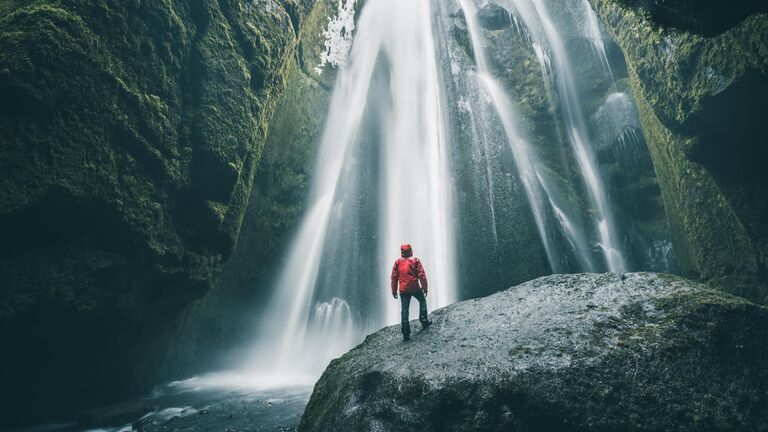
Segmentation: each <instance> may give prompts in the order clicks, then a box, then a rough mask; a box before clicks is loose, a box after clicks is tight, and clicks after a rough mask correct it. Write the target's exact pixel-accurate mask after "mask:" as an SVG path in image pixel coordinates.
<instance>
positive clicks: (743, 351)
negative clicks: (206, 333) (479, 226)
mask: <svg viewBox="0 0 768 432" xmlns="http://www.w3.org/2000/svg"><path fill="white" fill-rule="evenodd" d="M432 318H433V321H434V324H433V325H432V327H430V328H429V329H428V330H426V331H422V332H421V333H416V334H415V335H414V336H413V337H412V340H411V342H407V343H404V342H402V341H401V338H400V334H399V330H398V327H397V326H392V327H388V328H385V329H383V330H381V331H379V332H377V333H375V334H372V335H370V336H369V337H368V338H367V339H366V340H365V342H363V343H362V344H361V345H359V346H358V347H356V348H355V349H353V350H352V351H350V352H349V353H347V354H345V355H344V356H343V357H341V358H339V359H336V360H334V361H333V362H332V363H331V364H330V366H329V367H328V369H326V371H325V373H324V374H323V376H322V377H321V379H320V381H319V382H318V383H317V385H316V386H315V389H314V392H313V394H312V397H311V399H310V401H309V405H308V406H307V409H306V412H305V414H304V417H303V419H302V423H301V426H300V428H299V430H300V431H359V430H370V431H401V430H402V431H405V430H419V431H465V430H484V431H496V430H498V431H502V430H504V431H511V430H514V431H543V430H558V431H582V430H589V431H616V430H626V431H688V430H696V431H703V430H723V431H725V430H728V431H741V430H743V431H759V430H762V431H764V430H768V370H767V369H766V368H765V367H764V366H765V365H764V359H765V358H766V355H768V342H767V341H768V309H766V308H764V307H761V306H758V305H755V304H753V303H750V302H748V301H746V300H743V299H740V298H737V297H734V296H731V295H729V294H724V293H722V292H717V291H712V290H708V289H706V288H705V287H704V286H703V285H700V284H697V283H694V282H690V281H687V280H685V279H681V278H678V277H673V276H668V275H659V274H650V273H634V274H626V275H615V274H605V275H601V274H581V275H555V276H548V277H543V278H540V279H536V280H533V281H531V282H527V283H525V284H522V285H520V286H517V287H514V288H510V289H508V290H506V291H503V292H499V293H497V294H494V295H491V296H489V297H485V298H481V299H475V300H470V301H465V302H461V303H458V304H455V305H452V306H449V307H446V308H444V309H441V310H438V311H436V312H435V313H434V314H433V316H432Z"/></svg>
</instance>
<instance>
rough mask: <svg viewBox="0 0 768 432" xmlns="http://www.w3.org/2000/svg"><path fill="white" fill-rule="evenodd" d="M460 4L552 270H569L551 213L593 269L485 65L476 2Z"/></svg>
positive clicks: (508, 103)
mask: <svg viewBox="0 0 768 432" xmlns="http://www.w3.org/2000/svg"><path fill="white" fill-rule="evenodd" d="M460 5H461V9H462V11H463V12H464V16H465V19H466V21H467V30H468V32H469V35H470V40H471V42H472V47H473V52H474V57H475V63H476V65H477V75H478V79H479V81H480V83H481V87H482V88H483V89H484V90H485V92H486V93H487V94H488V96H489V97H490V100H491V103H492V105H493V107H494V109H495V111H496V114H497V115H498V118H499V121H500V122H501V125H502V127H503V129H504V134H505V136H506V139H507V142H508V144H509V146H510V149H511V151H512V154H513V158H514V162H515V165H516V168H517V171H518V173H519V175H520V177H521V181H522V183H523V188H524V191H525V194H526V197H527V200H528V203H529V204H530V207H531V210H532V212H533V217H534V220H535V223H536V227H537V229H538V231H539V236H540V238H541V241H542V244H543V247H544V250H545V252H546V255H547V260H548V261H549V265H550V268H551V269H552V272H554V273H564V272H567V271H569V268H568V267H567V266H566V265H565V263H563V256H564V252H563V251H562V250H561V248H560V247H559V246H558V244H557V242H556V239H555V232H556V230H555V228H554V227H553V226H552V225H553V222H555V220H554V218H553V216H555V218H556V220H557V221H560V227H561V233H562V234H563V235H564V236H565V237H566V238H567V240H568V243H569V244H570V245H572V249H573V250H574V252H575V253H576V255H577V259H578V261H579V263H580V264H581V266H582V268H583V269H585V270H588V271H594V269H595V266H594V264H593V263H592V257H591V253H590V252H589V247H588V244H587V243H586V238H585V236H584V235H582V234H581V233H580V232H578V231H577V230H576V228H574V227H573V226H572V225H571V224H570V222H568V223H567V224H563V223H562V221H564V220H567V216H566V215H565V214H564V211H563V210H562V207H563V206H558V205H557V204H556V203H555V200H556V199H557V198H556V197H554V196H553V195H552V194H550V193H549V192H548V191H547V189H546V188H545V187H544V185H543V184H542V177H541V175H540V173H539V172H538V168H537V166H538V165H539V161H538V156H537V155H536V153H535V152H534V151H533V149H532V148H531V147H530V145H529V144H528V142H527V141H526V140H525V139H524V138H523V137H522V136H521V134H520V132H519V131H518V130H519V128H518V126H517V122H518V120H517V119H518V115H517V114H516V112H515V110H514V107H513V104H512V102H511V100H510V98H509V96H508V95H507V94H506V92H505V91H504V89H503V88H502V86H501V85H499V83H498V82H497V80H496V78H495V77H494V76H493V75H492V73H491V71H490V69H489V67H488V62H487V60H486V56H485V52H484V48H483V46H484V44H483V41H482V35H481V34H480V30H479V26H478V23H477V20H476V17H475V16H476V13H477V11H476V9H475V5H474V4H473V3H472V1H471V0H460ZM486 123H487V122H486Z"/></svg>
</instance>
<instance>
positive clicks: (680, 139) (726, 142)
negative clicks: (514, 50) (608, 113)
mask: <svg viewBox="0 0 768 432" xmlns="http://www.w3.org/2000/svg"><path fill="white" fill-rule="evenodd" d="M591 3H592V4H593V6H594V7H595V9H596V11H597V13H598V15H599V16H600V17H601V19H602V21H603V23H604V24H605V26H606V27H607V29H608V30H609V31H610V32H611V33H612V34H613V36H614V37H615V38H616V40H617V42H618V44H619V45H620V47H621V49H622V50H623V51H624V54H625V56H626V59H627V64H628V67H629V75H630V82H631V85H632V88H633V89H634V94H635V97H636V99H637V101H638V106H639V110H640V116H641V121H642V125H643V130H644V132H645V134H646V137H647V140H648V146H649V149H650V151H651V156H652V158H653V162H654V167H655V169H656V173H657V175H658V177H659V183H660V185H661V188H662V194H663V197H664V203H665V207H666V210H667V214H668V215H669V217H670V222H671V225H672V230H673V237H674V240H675V245H676V250H677V253H678V257H679V259H680V264H681V266H682V270H683V271H684V272H685V273H687V274H691V275H695V276H697V277H700V278H701V279H702V280H704V281H706V282H707V283H709V284H710V285H711V286H715V287H718V288H721V289H723V290H726V291H728V292H731V293H735V294H738V295H741V296H744V297H746V298H749V299H752V300H754V301H758V302H763V303H764V302H766V301H768V227H766V225H765V220H768V205H767V204H766V203H768V195H766V194H767V193H768V192H767V191H768V188H767V187H766V186H768V183H766V182H767V181H768V180H767V179H768V177H766V176H765V168H764V167H765V166H766V164H767V163H768V150H766V149H768V146H766V142H765V140H766V138H765V137H766V136H768V135H766V133H767V132H768V130H767V129H766V123H765V114H766V110H765V107H764V106H765V100H766V98H768V46H766V44H765V41H766V40H768V15H765V14H752V15H749V14H750V13H753V12H757V11H764V10H765V6H764V5H763V6H758V5H756V4H754V2H751V3H750V2H737V5H736V6H739V7H735V9H734V10H737V9H739V8H740V7H741V6H745V9H744V10H743V13H740V14H739V16H738V17H739V19H738V20H736V19H734V20H731V21H729V20H727V19H723V20H716V19H714V18H712V19H711V20H705V19H701V18H695V17H690V16H687V15H686V14H684V13H679V14H676V15H675V16H676V17H677V18H676V19H677V21H676V22H674V23H670V22H669V21H668V20H666V19H664V18H663V17H659V16H658V15H657V14H655V13H653V10H656V9H653V8H651V9H649V8H648V7H647V6H642V5H636V4H635V3H637V2H626V1H614V0H591ZM657 3H659V4H666V5H668V6H670V7H672V9H670V10H676V9H675V8H681V9H680V10H689V11H693V10H694V9H695V8H694V2H682V1H668V2H657ZM705 3H707V2H705ZM709 3H711V2H709ZM627 5H629V6H627ZM695 5H696V7H697V8H698V6H699V2H695ZM746 5H752V6H751V7H746ZM706 6H707V7H702V8H701V9H700V11H706V10H708V9H707V8H713V7H714V6H712V5H709V4H707V5H706ZM719 9H722V10H724V11H726V10H727V11H731V8H730V6H729V7H720V8H719ZM724 13H725V12H724ZM727 15H728V14H727V13H725V15H724V16H727ZM747 15H749V16H748V17H747ZM724 24H728V25H727V26H724Z"/></svg>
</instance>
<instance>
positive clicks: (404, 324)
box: [400, 293, 411, 340]
mask: <svg viewBox="0 0 768 432" xmlns="http://www.w3.org/2000/svg"><path fill="white" fill-rule="evenodd" d="M400 306H401V308H400V330H401V331H402V332H403V339H405V340H408V339H409V338H410V337H411V323H410V322H409V320H408V308H409V307H410V306H411V295H410V294H404V293H400Z"/></svg>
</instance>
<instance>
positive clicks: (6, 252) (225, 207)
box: [0, 0, 313, 422]
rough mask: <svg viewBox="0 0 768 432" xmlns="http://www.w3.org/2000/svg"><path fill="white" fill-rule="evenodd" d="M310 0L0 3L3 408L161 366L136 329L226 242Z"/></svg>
mask: <svg viewBox="0 0 768 432" xmlns="http://www.w3.org/2000/svg"><path fill="white" fill-rule="evenodd" d="M312 4H313V2H312V1H311V0H303V1H295V0H281V1H273V0H255V1H236V0H222V1H217V2H214V1H181V0H180V1H166V2H140V1H124V2H123V1H121V2H115V1H109V0H99V1H90V0H89V1H67V2H63V1H56V0H50V1H10V0H3V1H1V2H0V10H2V17H0V94H2V96H3V97H2V98H0V145H2V152H0V237H2V238H3V241H2V243H0V256H2V260H0V286H2V295H0V335H2V338H3V340H4V341H7V343H8V344H9V346H13V347H14V350H13V352H11V353H8V355H4V356H3V360H2V362H1V363H0V366H1V367H0V369H1V370H2V374H3V379H2V381H3V383H4V385H5V386H6V392H7V393H8V394H10V395H12V397H13V400H14V401H15V402H14V403H13V404H12V405H10V406H9V405H7V404H5V405H6V408H8V409H9V411H10V412H15V414H13V415H12V416H11V417H10V418H5V419H3V420H4V421H10V422H14V421H15V420H16V416H17V415H19V416H21V415H23V410H21V411H19V410H17V409H16V408H18V407H19V406H21V405H22V404H24V403H25V402H27V401H28V400H29V398H31V397H43V398H44V399H45V400H51V401H53V400H55V401H56V403H55V404H54V403H52V404H51V406H59V407H62V408H63V409H66V408H67V407H68V406H69V405H70V404H81V403H83V402H87V401H84V400H81V397H87V398H88V399H89V400H91V401H103V400H104V399H105V398H108V397H114V396H116V394H117V393H120V392H135V391H137V390H138V389H140V388H144V387H146V386H147V385H149V384H152V381H153V380H154V379H156V378H157V377H158V376H162V373H159V374H158V368H157V365H158V364H160V363H162V362H163V361H164V358H163V356H164V354H163V351H162V350H157V351H153V350H151V349H147V348H148V347H152V344H149V343H147V339H148V338H149V337H150V335H155V334H157V333H160V334H163V331H164V329H165V327H166V326H167V324H168V323H169V322H172V321H173V320H174V318H175V316H176V314H177V313H178V312H179V310H181V308H182V307H184V305H186V304H188V303H189V302H190V301H192V300H194V299H196V298H199V297H200V296H201V295H203V294H204V293H205V292H206V291H207V290H209V289H210V287H211V286H212V284H213V282H214V280H215V276H216V275H217V274H218V272H219V269H220V267H221V265H222V262H223V260H225V259H226V258H227V257H228V256H229V255H230V254H231V252H232V250H233V247H234V245H235V242H236V239H237V236H238V233H239V231H240V227H241V223H242V220H243V215H244V214H245V210H246V205H247V200H248V197H249V196H250V192H251V188H252V183H253V177H254V172H255V169H256V165H257V162H258V160H259V157H260V155H261V150H262V147H263V145H264V142H265V137H266V133H267V125H268V122H269V120H270V117H271V115H272V113H273V112H274V110H275V106H276V103H277V100H278V97H279V95H280V94H281V93H282V91H283V89H284V87H285V80H286V76H287V73H288V66H289V64H290V62H291V59H292V58H293V55H294V54H295V52H296V46H297V40H298V31H299V28H300V26H301V24H302V22H303V20H304V18H305V16H306V15H307V14H308V13H309V11H310V8H311V6H312ZM41 320H44V321H41ZM34 365H38V367H37V368H35V367H33V366H34ZM22 366H23V367H24V368H25V369H30V370H31V369H35V370H36V373H39V375H37V376H32V377H30V376H26V375H20V374H18V373H17V372H16V371H18V370H19V369H20V368H21V367H22ZM86 376H88V378H87V379H86ZM30 380H31V382H30ZM44 385H45V388H48V389H53V390H46V391H43V390H42V389H43V386H44ZM77 389H81V390H82V391H78V390H77ZM72 393H74V394H76V395H78V397H71V394H72ZM85 395H87V396H85ZM16 402H18V405H17V403H16Z"/></svg>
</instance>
